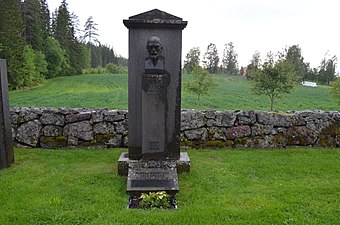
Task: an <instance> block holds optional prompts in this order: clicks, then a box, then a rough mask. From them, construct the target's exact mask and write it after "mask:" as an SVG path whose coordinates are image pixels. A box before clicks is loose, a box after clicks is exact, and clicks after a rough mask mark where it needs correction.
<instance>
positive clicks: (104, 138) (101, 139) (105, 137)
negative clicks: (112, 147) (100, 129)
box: [94, 132, 117, 144]
mask: <svg viewBox="0 0 340 225" xmlns="http://www.w3.org/2000/svg"><path fill="white" fill-rule="evenodd" d="M116 136H117V133H116V132H114V133H109V134H97V135H96V136H95V138H94V140H95V141H96V143H97V144H98V143H99V144H105V143H106V142H108V141H109V140H111V139H113V138H115V137H116Z"/></svg>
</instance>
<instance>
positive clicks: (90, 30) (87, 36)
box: [82, 16, 99, 45]
mask: <svg viewBox="0 0 340 225" xmlns="http://www.w3.org/2000/svg"><path fill="white" fill-rule="evenodd" d="M97 26H98V24H97V23H95V22H94V20H93V17H92V16H90V17H89V18H88V19H87V21H86V23H85V25H84V28H85V29H84V35H83V36H82V41H85V43H92V44H93V45H98V44H99V40H98V36H99V35H98V33H97V31H98V29H97ZM86 40H87V42H86Z"/></svg>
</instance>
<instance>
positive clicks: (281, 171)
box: [0, 148, 340, 225]
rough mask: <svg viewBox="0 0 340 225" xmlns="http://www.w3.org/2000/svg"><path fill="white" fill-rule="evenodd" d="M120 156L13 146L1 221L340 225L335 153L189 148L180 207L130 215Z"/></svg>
mask: <svg viewBox="0 0 340 225" xmlns="http://www.w3.org/2000/svg"><path fill="white" fill-rule="evenodd" d="M121 151H123V150H119V149H112V150H85V149H78V150H44V149H15V157H16V162H15V163H14V164H13V165H12V166H11V167H10V168H9V169H5V170H2V171H0V190H1V191H0V202H1V204H0V224H21V225H22V224H35V225H38V224H148V225H149V224H181V225H183V224H339V221H340V220H339V219H340V211H339V210H340V149H310V148H292V149H273V150H270V151H268V150H256V151H251V150H245V149H236V150H235V149H234V150H195V149H193V150H189V151H188V152H189V155H190V158H191V162H192V167H191V172H190V173H189V174H182V175H180V176H179V185H180V192H179V193H178V194H177V201H178V207H179V208H178V210H170V211H164V210H158V209H155V210H148V211H144V210H128V209H126V205H127V199H128V196H127V194H126V193H125V189H126V178H124V177H119V176H118V175H117V160H118V156H119V155H120V153H121Z"/></svg>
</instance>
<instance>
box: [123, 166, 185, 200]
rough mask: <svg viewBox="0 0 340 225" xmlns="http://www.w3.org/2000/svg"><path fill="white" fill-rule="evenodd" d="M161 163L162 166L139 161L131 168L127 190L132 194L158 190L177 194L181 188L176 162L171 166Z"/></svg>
mask: <svg viewBox="0 0 340 225" xmlns="http://www.w3.org/2000/svg"><path fill="white" fill-rule="evenodd" d="M160 165H161V167H158V165H147V164H144V163H141V164H138V163H137V164H135V165H133V167H132V168H129V172H128V178H127V189H126V191H127V192H128V193H129V194H130V195H131V196H133V195H137V196H139V195H140V194H141V193H149V192H158V191H166V192H167V193H168V194H171V195H175V194H176V193H177V192H178V190H179V188H178V177H177V171H176V165H175V164H174V163H173V164H172V165H171V166H169V167H168V164H162V163H160ZM145 166H147V167H145ZM149 166H151V167H149ZM154 166H156V167H154Z"/></svg>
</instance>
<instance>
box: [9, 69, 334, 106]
mask: <svg viewBox="0 0 340 225" xmlns="http://www.w3.org/2000/svg"><path fill="white" fill-rule="evenodd" d="M215 77H216V79H217V81H218V83H219V87H218V88H217V89H215V90H213V91H212V93H211V94H210V96H203V97H202V100H201V106H200V107H198V106H197V101H196V96H194V95H192V94H189V93H187V92H185V91H182V108H185V109H194V108H195V109H216V110H238V109H239V110H250V109H253V110H269V109H270V102H269V98H268V97H267V96H256V95H254V94H252V93H251V92H250V83H249V81H248V80H246V79H245V78H243V77H229V76H226V75H215ZM190 79H191V76H190V75H183V82H185V81H188V80H190ZM127 83H128V81H127V75H109V74H106V75H80V76H71V77H60V78H55V79H51V80H47V81H46V82H45V83H44V84H43V85H41V86H39V87H36V88H35V89H31V90H24V91H10V93H9V96H10V105H11V106H12V107H14V106H22V107H25V106H35V107H47V106H48V107H70V108H78V107H80V108H109V109H127V102H128V94H127V93H128V91H127V86H128V85H127ZM274 109H275V110H280V111H286V110H317V109H318V110H325V111H332V110H339V109H340V107H339V106H338V105H336V104H335V102H333V101H332V99H331V98H330V96H329V87H328V86H318V87H317V88H311V87H304V86H300V85H298V86H297V87H296V88H295V90H294V91H293V92H292V93H291V94H289V95H286V96H285V97H284V98H283V99H279V100H278V101H277V103H276V104H275V106H274Z"/></svg>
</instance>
